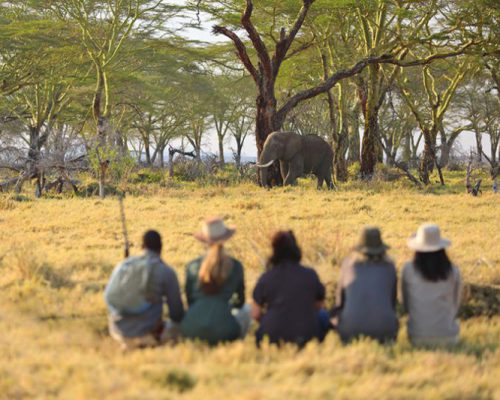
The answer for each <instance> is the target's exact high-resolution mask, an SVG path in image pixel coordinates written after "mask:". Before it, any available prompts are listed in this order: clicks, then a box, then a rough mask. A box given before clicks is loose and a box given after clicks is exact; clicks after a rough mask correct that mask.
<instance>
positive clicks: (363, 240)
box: [354, 226, 390, 256]
mask: <svg viewBox="0 0 500 400" xmlns="http://www.w3.org/2000/svg"><path fill="white" fill-rule="evenodd" d="M388 249H390V247H389V246H388V245H387V244H385V243H384V242H383V241H382V236H381V234H380V229H378V228H376V227H374V226H367V227H365V228H363V230H362V231H361V235H360V238H359V242H358V244H357V245H356V246H354V250H356V251H358V252H360V253H362V254H367V255H372V256H377V255H380V254H384V253H385V252H386V251H387V250H388Z"/></svg>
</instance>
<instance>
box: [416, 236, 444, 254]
mask: <svg viewBox="0 0 500 400" xmlns="http://www.w3.org/2000/svg"><path fill="white" fill-rule="evenodd" d="M407 244H408V247H409V248H410V249H412V250H415V251H419V252H421V253H432V252H434V251H438V250H443V249H446V248H447V247H450V245H451V241H450V240H448V239H441V240H440V241H439V243H437V244H434V245H430V244H425V243H420V242H418V241H417V240H416V237H411V238H410V239H408V243H407Z"/></svg>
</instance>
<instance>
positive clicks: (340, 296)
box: [332, 260, 347, 314]
mask: <svg viewBox="0 0 500 400" xmlns="http://www.w3.org/2000/svg"><path fill="white" fill-rule="evenodd" d="M346 263H347V260H344V261H343V262H342V265H341V267H340V275H339V280H338V281H337V288H336V290H335V306H334V308H333V310H332V314H333V313H338V312H339V311H340V310H342V308H344V304H345V288H344V275H345V269H346Z"/></svg>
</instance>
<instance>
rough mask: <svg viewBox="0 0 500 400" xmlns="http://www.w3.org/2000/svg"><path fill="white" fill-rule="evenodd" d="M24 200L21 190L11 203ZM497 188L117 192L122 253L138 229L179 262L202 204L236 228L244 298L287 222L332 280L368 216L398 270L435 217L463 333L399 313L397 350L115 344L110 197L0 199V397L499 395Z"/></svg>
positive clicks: (330, 283)
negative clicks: (447, 341) (441, 337)
mask: <svg viewBox="0 0 500 400" xmlns="http://www.w3.org/2000/svg"><path fill="white" fill-rule="evenodd" d="M20 200H24V201H20ZM499 204H500V197H499V196H498V195H494V194H493V193H486V191H485V193H484V194H483V195H482V196H480V197H477V198H473V197H472V196H469V195H466V194H464V193H463V192H462V191H461V190H449V192H447V191H444V190H440V189H437V190H435V191H434V193H429V192H425V193H424V192H418V191H416V190H415V189H412V188H409V187H408V186H406V185H405V184H395V185H392V186H391V187H390V188H389V186H388V187H379V186H376V185H374V186H373V187H370V186H368V187H366V186H365V185H363V186H361V184H360V186H359V187H357V186H356V185H354V184H353V185H350V186H346V187H341V190H340V191H339V192H335V193H333V192H327V191H321V192H318V191H316V190H314V189H313V183H312V182H309V183H306V184H305V185H302V186H299V187H294V188H285V189H275V190H272V191H266V190H263V189H260V188H258V187H256V186H254V185H250V184H245V185H241V186H238V187H227V188H221V187H205V188H199V187H195V186H186V185H172V187H170V188H160V187H157V188H156V189H150V190H149V191H148V193H147V195H146V194H143V195H137V196H132V195H129V196H128V197H127V198H126V199H125V206H126V212H127V219H128V228H129V231H130V237H131V240H132V242H133V247H132V253H137V252H139V246H138V245H139V242H140V236H141V234H142V232H143V231H144V230H145V229H148V228H154V229H158V230H159V231H160V232H161V234H162V235H163V237H164V242H165V249H164V254H163V256H164V258H165V260H166V261H167V262H168V263H169V264H171V265H172V266H173V267H174V268H175V269H176V270H177V272H178V273H179V277H180V279H181V282H182V281H183V280H184V273H183V266H184V265H185V264H186V262H187V261H189V260H190V259H191V258H193V257H195V256H197V255H198V254H200V253H201V252H202V251H203V248H202V246H201V245H200V244H199V243H197V242H196V240H195V239H194V238H193V237H192V233H193V232H195V231H196V230H197V229H198V228H199V225H200V222H201V221H202V219H203V218H204V217H205V216H211V215H221V216H223V217H224V218H225V219H226V220H227V221H228V223H230V224H234V225H236V226H237V228H238V232H237V234H236V235H235V237H234V238H233V239H232V240H231V241H230V242H229V243H228V249H229V251H230V252H231V253H232V254H234V255H235V256H236V257H238V258H239V259H241V261H242V262H243V264H244V265H245V271H246V283H247V299H248V300H249V301H250V298H251V290H252V289H253V286H254V284H255V282H256V279H257V277H258V275H259V274H260V273H261V272H262V269H263V267H262V262H263V260H264V259H265V257H267V255H268V253H269V237H270V235H271V233H272V232H273V231H275V230H276V229H279V228H291V229H293V230H294V231H295V232H296V235H297V236H298V239H299V241H300V244H301V245H302V248H303V253H304V262H305V263H306V264H308V265H312V266H314V267H315V268H316V270H317V271H318V273H319V275H320V277H321V279H322V280H323V282H324V283H325V284H326V285H327V287H328V296H329V298H328V302H329V303H331V302H332V301H333V291H334V287H335V282H336V279H337V276H338V272H339V262H340V260H341V258H342V257H343V256H345V255H346V254H347V253H348V251H349V249H350V248H351V247H352V246H353V244H354V243H355V241H356V238H357V234H358V231H359V230H360V228H361V227H362V226H364V225H366V224H377V225H379V226H380V227H381V228H382V230H383V236H384V238H385V240H386V241H387V242H388V244H389V245H390V246H391V250H390V254H391V256H392V257H393V258H394V259H395V260H396V262H397V265H398V268H400V267H401V265H402V263H403V262H404V261H405V260H406V259H408V258H409V257H410V251H409V250H408V249H407V248H406V245H405V244H406V239H407V237H408V236H409V235H410V234H411V233H412V232H413V231H415V229H416V228H417V226H418V225H419V224H420V223H422V222H424V221H434V222H437V223H438V224H440V225H441V227H442V229H443V235H444V236H446V237H449V238H450V239H451V240H452V241H453V245H452V247H451V249H450V255H451V257H452V259H453V260H454V262H455V263H456V264H457V265H458V266H459V267H460V269H461V272H462V275H463V279H464V281H465V284H466V287H465V293H464V296H465V298H464V305H463V307H462V311H461V317H462V325H461V328H462V331H461V334H462V341H461V343H460V345H459V346H458V347H457V348H455V349H439V350H430V349H415V348H412V347H411V346H410V344H409V343H408V340H407V338H406V328H405V317H404V316H403V315H402V316H401V319H400V321H401V330H400V334H399V338H398V341H397V343H396V344H395V345H393V346H380V345H378V344H376V343H374V342H371V341H369V340H362V341H359V342H356V343H354V344H352V345H349V346H343V345H341V343H340V341H339V340H338V338H337V337H336V336H335V335H334V334H333V333H330V334H329V336H328V337H327V339H326V342H325V343H323V344H321V345H318V344H317V343H311V344H309V345H308V346H307V347H306V348H305V349H304V350H303V351H301V352H297V351H296V350H295V349H294V348H292V347H285V348H282V349H277V348H274V347H265V348H264V349H262V350H260V351H259V350H256V349H255V347H254V342H253V338H252V337H248V338H247V339H246V340H245V341H244V342H237V343H233V344H227V345H223V346H219V347H217V348H208V347H206V346H205V345H202V344H199V343H190V342H187V343H182V344H179V345H177V346H175V347H163V348H158V349H148V350H142V351H135V352H130V353H126V354H123V353H121V352H120V351H119V350H118V346H117V345H116V343H114V342H113V341H112V340H111V339H110V338H109V337H108V335H107V330H106V310H105V306H104V302H103V298H102V290H103V288H104V285H105V283H106V281H107V278H108V276H109V274H110V272H111V270H112V268H113V266H114V265H115V264H116V263H117V262H118V261H119V260H120V258H121V257H122V253H123V250H122V238H121V226H120V219H119V208H118V202H117V200H116V198H113V197H110V198H107V199H105V200H99V199H96V198H86V199H84V198H45V199H40V200H33V199H30V198H26V197H13V196H9V195H3V196H2V197H0V260H1V261H0V287H1V290H0V398H6V399H7V398H8V399H32V398H49V399H50V398H62V399H104V398H106V399H136V398H141V399H177V398H180V399H183V398H198V399H219V400H221V399H284V398H286V399H289V400H291V399H332V398H338V399H380V398H387V399H396V398H397V399H424V398H425V399H494V398H497V399H498V398H500V380H499V379H498V377H499V376H500V349H499V344H500V317H499V308H498V307H499V303H500V298H499V291H500V268H499V266H500V233H499V222H498V221H499V216H500V212H499V211H500V207H499Z"/></svg>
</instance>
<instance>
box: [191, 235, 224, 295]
mask: <svg viewBox="0 0 500 400" xmlns="http://www.w3.org/2000/svg"><path fill="white" fill-rule="evenodd" d="M231 267H232V262H231V258H229V257H228V256H227V254H226V253H225V251H224V247H223V244H222V243H215V244H212V245H210V247H209V248H208V252H207V255H206V256H205V258H204V259H203V261H202V263H201V267H200V272H199V273H198V278H199V280H200V284H201V285H202V287H203V288H204V289H206V290H207V291H210V292H214V291H217V290H218V289H220V287H221V286H222V285H223V284H224V282H225V281H226V279H227V277H228V276H229V272H230V271H231Z"/></svg>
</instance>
